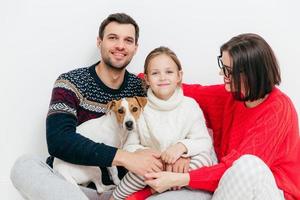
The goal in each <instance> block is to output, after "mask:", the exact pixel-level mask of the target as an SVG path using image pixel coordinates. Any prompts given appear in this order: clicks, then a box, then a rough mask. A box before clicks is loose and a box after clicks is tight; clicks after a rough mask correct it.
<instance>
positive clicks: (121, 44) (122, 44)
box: [116, 40, 125, 49]
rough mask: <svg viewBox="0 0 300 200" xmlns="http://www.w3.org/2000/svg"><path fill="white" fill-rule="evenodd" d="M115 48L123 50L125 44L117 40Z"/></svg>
mask: <svg viewBox="0 0 300 200" xmlns="http://www.w3.org/2000/svg"><path fill="white" fill-rule="evenodd" d="M116 47H117V48H118V49H124V48H125V43H124V41H122V40H118V42H117V44H116Z"/></svg>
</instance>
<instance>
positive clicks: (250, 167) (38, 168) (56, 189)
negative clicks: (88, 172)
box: [11, 155, 284, 200]
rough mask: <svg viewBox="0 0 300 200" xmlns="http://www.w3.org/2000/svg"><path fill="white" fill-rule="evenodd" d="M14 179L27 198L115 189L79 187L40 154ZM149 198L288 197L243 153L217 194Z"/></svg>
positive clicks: (74, 198) (72, 198) (76, 198)
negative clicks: (46, 161)
mask: <svg viewBox="0 0 300 200" xmlns="http://www.w3.org/2000/svg"><path fill="white" fill-rule="evenodd" d="M11 180H12V182H13V184H14V186H15V187H16V189H17V190H19V192H20V193H21V195H22V196H23V197H24V198H25V199H29V200H89V199H90V200H96V199H98V200H108V199H109V198H110V196H111V192H106V193H103V194H101V195H99V194H97V192H96V190H93V189H89V188H85V187H81V188H80V189H78V188H77V187H75V186H74V185H72V184H71V183H69V182H67V181H66V180H64V178H63V177H62V176H61V175H60V174H58V173H56V172H55V171H53V170H52V168H50V167H49V166H48V165H47V164H46V163H45V161H44V159H43V158H41V157H38V156H28V155H27V156H22V157H20V158H19V159H18V160H17V161H16V162H15V164H14V166H13V168H12V169H11ZM148 199H149V200H157V199H162V200H171V199H185V200H193V199H197V200H238V199H243V200H248V199H249V200H250V199H256V200H269V199H270V200H271V199H272V200H284V197H283V192H282V191H281V190H279V189H278V188H277V186H276V183H275V179H274V176H273V174H272V172H271V170H270V169H269V168H268V167H267V165H265V163H264V162H263V161H262V160H260V159H259V158H257V157H255V156H251V155H245V156H242V157H241V158H240V159H238V160H237V161H236V162H234V164H233V166H232V167H231V168H229V169H228V170H227V171H226V172H225V174H224V175H223V177H222V178H221V180H220V182H219V186H218V188H217V190H216V191H215V193H214V194H211V193H208V192H204V191H200V190H193V191H191V190H188V189H183V190H179V191H168V192H165V193H162V194H156V195H152V196H151V197H150V198H148Z"/></svg>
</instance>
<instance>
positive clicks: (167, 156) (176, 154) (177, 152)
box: [161, 142, 187, 164]
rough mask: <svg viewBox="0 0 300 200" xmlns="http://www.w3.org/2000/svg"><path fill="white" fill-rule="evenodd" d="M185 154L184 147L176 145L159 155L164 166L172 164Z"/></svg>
mask: <svg viewBox="0 0 300 200" xmlns="http://www.w3.org/2000/svg"><path fill="white" fill-rule="evenodd" d="M186 152H187V149H186V147H185V146H184V145H183V144H182V143H180V142H179V143H177V144H174V145H171V146H169V147H168V148H167V149H166V150H165V151H164V152H162V154H161V159H162V160H163V161H164V162H165V163H166V164H174V163H175V162H176V160H178V158H180V156H181V155H182V154H184V153H186Z"/></svg>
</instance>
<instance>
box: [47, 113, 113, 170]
mask: <svg viewBox="0 0 300 200" xmlns="http://www.w3.org/2000/svg"><path fill="white" fill-rule="evenodd" d="M76 123H77V120H76V118H75V116H73V115H71V114H68V113H55V114H51V115H49V116H48V117H47V121H46V133H47V145H48V151H49V153H50V155H52V156H54V157H57V158H60V159H62V160H65V161H67V162H71V163H74V164H80V165H90V166H101V167H106V166H111V163H112V160H113V158H114V157H115V154H116V152H117V148H115V147H111V146H108V145H105V144H99V143H96V142H94V141H92V140H90V139H88V138H86V137H84V136H82V135H80V134H78V133H76Z"/></svg>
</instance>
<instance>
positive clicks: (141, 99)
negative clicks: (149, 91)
mask: <svg viewBox="0 0 300 200" xmlns="http://www.w3.org/2000/svg"><path fill="white" fill-rule="evenodd" d="M134 98H135V99H136V101H137V102H138V104H139V106H140V107H141V108H144V107H145V106H146V104H147V98H146V97H139V96H135V97H134Z"/></svg>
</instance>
